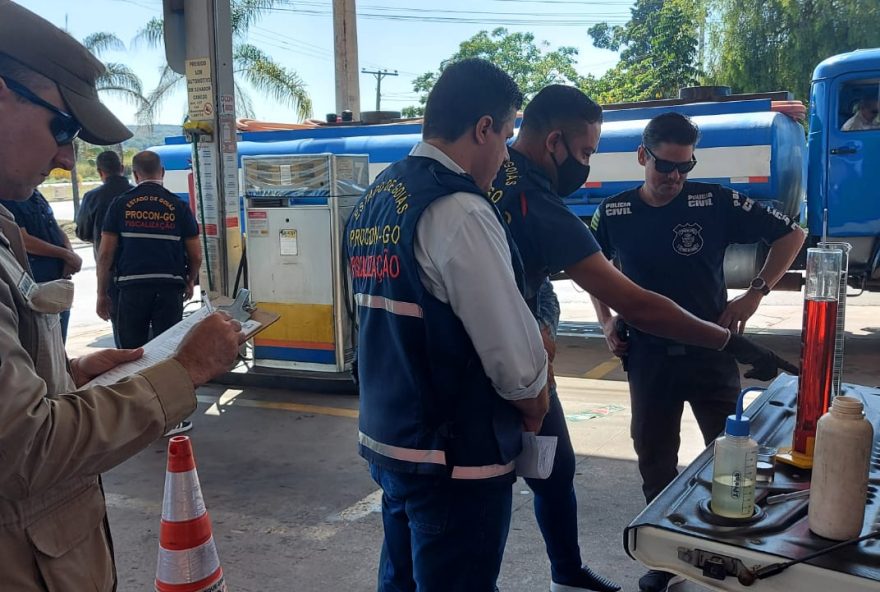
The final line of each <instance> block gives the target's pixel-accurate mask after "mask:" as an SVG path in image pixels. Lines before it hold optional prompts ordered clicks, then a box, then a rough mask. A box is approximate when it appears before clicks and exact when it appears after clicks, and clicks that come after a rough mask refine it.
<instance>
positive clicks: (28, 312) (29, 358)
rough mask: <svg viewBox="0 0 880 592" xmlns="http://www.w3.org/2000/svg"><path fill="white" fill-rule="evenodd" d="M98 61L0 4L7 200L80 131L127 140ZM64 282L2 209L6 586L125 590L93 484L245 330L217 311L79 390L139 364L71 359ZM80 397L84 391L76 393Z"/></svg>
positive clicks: (29, 187)
mask: <svg viewBox="0 0 880 592" xmlns="http://www.w3.org/2000/svg"><path fill="white" fill-rule="evenodd" d="M103 71H104V68H103V66H102V65H101V63H100V62H98V61H97V60H96V59H95V58H94V57H92V55H91V54H90V53H89V52H88V51H87V50H86V49H85V48H84V47H82V46H81V45H80V44H79V43H77V42H76V41H75V40H74V39H73V38H72V37H70V36H69V35H67V34H66V33H64V32H63V31H61V30H60V29H58V28H56V27H54V26H53V25H51V24H50V23H48V22H47V21H45V20H43V19H42V18H40V17H38V16H36V15H34V14H33V13H31V12H29V11H27V10H25V9H24V8H22V7H21V6H19V5H17V4H15V3H13V2H9V1H8V0H0V130H2V131H0V195H2V196H3V198H4V199H15V200H24V199H27V198H28V197H30V195H31V193H32V192H33V190H34V188H35V187H36V186H37V185H38V184H39V183H41V182H42V181H43V179H45V177H46V176H47V175H48V174H49V171H51V170H52V169H53V168H63V169H66V170H70V168H71V166H72V165H73V159H74V155H73V148H72V146H71V143H72V142H73V140H74V138H76V137H77V135H81V137H82V138H83V139H85V140H86V141H88V142H91V143H95V144H115V143H117V142H121V141H122V140H124V139H126V138H128V137H130V136H131V133H130V132H129V131H128V130H127V129H126V128H125V127H124V126H123V125H122V124H121V123H120V122H119V121H117V120H116V119H115V118H114V117H113V116H112V115H111V114H110V112H109V111H108V110H107V109H106V108H105V107H104V106H103V105H102V104H101V103H100V101H99V100H98V96H97V92H96V90H95V79H96V78H97V77H98V76H99V75H100V74H101V73H102V72H103ZM72 290H73V285H72V283H71V282H70V281H69V280H56V281H55V282H48V283H45V284H37V283H36V282H34V281H33V279H32V278H31V277H30V275H29V267H28V262H27V254H26V253H25V250H24V246H23V244H22V241H21V235H20V233H19V230H18V227H17V226H16V224H15V222H14V221H13V219H12V217H11V216H10V215H9V213H8V212H7V211H6V210H5V209H3V208H2V207H0V385H2V389H0V558H2V568H0V590H3V591H4V592H7V591H9V592H13V591H14V592H46V591H60V590H64V591H67V590H71V591H73V590H75V591H77V592H78V591H80V590H96V591H100V592H110V591H111V590H114V589H115V587H116V571H115V567H114V565H113V556H112V552H111V547H110V532H109V529H108V527H107V522H106V518H105V507H104V497H103V492H102V491H101V488H100V485H99V481H98V476H99V475H100V473H101V472H103V471H106V470H109V469H111V468H112V467H114V466H116V465H118V464H119V463H121V462H123V461H124V460H126V459H127V458H129V457H131V456H133V455H134V454H136V453H137V452H139V451H140V450H141V449H143V448H144V447H146V446H147V445H148V444H149V443H150V442H152V441H153V440H155V439H156V438H159V437H160V436H161V435H162V434H163V433H164V432H165V431H166V430H167V429H168V428H169V427H170V426H173V425H175V424H176V423H178V422H179V421H180V420H181V419H183V418H184V417H186V416H187V415H189V414H190V413H192V411H193V409H195V406H196V399H195V389H194V387H195V386H196V385H199V384H202V383H204V382H206V381H207V380H209V379H210V378H212V377H213V376H215V375H217V374H219V373H221V372H222V371H224V370H225V369H226V368H227V367H228V366H229V365H230V364H231V363H232V362H233V361H234V359H235V356H236V354H237V352H238V343H239V336H240V333H239V332H240V329H241V326H240V325H239V323H237V322H235V321H233V320H232V319H230V318H229V317H227V316H224V315H221V314H217V315H213V316H211V317H209V318H208V319H206V320H205V321H204V322H202V323H200V324H199V325H198V326H196V327H195V328H194V329H193V331H192V333H191V334H190V335H189V336H188V337H187V339H186V340H185V341H184V343H183V344H182V345H181V348H180V349H179V350H178V352H177V354H176V355H175V356H174V358H172V359H169V360H167V361H165V362H162V363H159V364H157V365H155V366H153V367H151V368H149V369H147V370H144V371H143V372H140V373H138V374H135V375H133V376H131V377H130V378H128V379H126V380H124V381H122V382H119V383H117V384H115V385H111V386H107V387H92V388H80V387H82V386H83V385H85V384H86V383H87V382H89V381H90V380H91V379H92V378H93V377H94V376H97V375H99V374H102V373H103V372H105V371H107V370H109V369H111V368H113V367H115V366H116V365H118V364H120V363H122V362H126V361H130V360H133V359H136V358H138V357H139V356H140V355H141V353H142V352H141V350H104V351H99V352H96V353H93V354H89V355H87V356H83V357H80V358H76V359H73V360H68V359H67V358H66V356H65V353H64V346H63V344H62V343H61V329H60V326H59V320H58V314H57V313H58V312H60V311H61V310H66V309H67V308H69V307H70V302H71V299H72V294H73V292H72ZM77 389H79V390H77Z"/></svg>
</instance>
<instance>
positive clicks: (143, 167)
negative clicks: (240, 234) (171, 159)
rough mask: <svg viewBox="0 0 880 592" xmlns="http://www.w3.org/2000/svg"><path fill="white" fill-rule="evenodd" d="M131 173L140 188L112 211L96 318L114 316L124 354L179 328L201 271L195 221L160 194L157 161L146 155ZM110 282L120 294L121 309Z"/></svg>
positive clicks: (160, 175) (105, 237)
mask: <svg viewBox="0 0 880 592" xmlns="http://www.w3.org/2000/svg"><path fill="white" fill-rule="evenodd" d="M131 166H132V170H133V172H134V178H135V181H137V186H136V187H135V188H134V189H132V190H131V191H128V192H127V193H123V194H122V195H120V196H119V197H118V198H116V200H114V202H113V204H112V205H111V206H110V209H109V210H107V214H106V216H105V217H104V229H103V232H102V233H101V248H100V251H99V252H98V306H97V311H98V316H100V317H101V318H102V319H104V320H108V319H109V318H110V315H111V313H112V314H113V318H114V319H115V321H116V331H117V334H118V336H119V346H120V347H124V348H135V347H140V346H142V345H144V344H145V343H146V342H147V341H148V340H149V338H150V332H151V331H152V334H153V336H156V335H159V334H160V333H162V332H163V331H165V330H167V329H169V328H170V327H172V326H173V325H175V324H176V323H178V322H180V320H181V318H183V301H184V299H189V298H191V297H192V292H193V286H194V284H195V280H196V279H197V278H198V274H199V266H200V265H201V263H202V253H201V248H200V245H199V238H198V229H197V227H196V222H195V218H194V217H193V215H192V212H190V211H189V208H188V207H187V205H186V204H185V203H183V202H182V201H181V200H180V199H179V198H178V197H177V196H176V195H175V194H173V193H171V192H170V191H168V190H167V189H165V188H164V187H163V186H162V178H163V176H164V174H165V169H164V168H163V167H162V162H161V160H160V159H159V155H158V154H156V153H155V152H150V151H149V150H144V151H143V152H139V153H138V154H136V155H135V156H134V158H133V159H132V161H131ZM111 269H113V273H114V277H113V278H111V277H110V276H111ZM111 280H112V281H115V283H116V289H117V291H118V292H117V296H116V302H115V306H113V305H112V304H113V303H111V301H110V296H109V294H108V289H109V287H110V281H111Z"/></svg>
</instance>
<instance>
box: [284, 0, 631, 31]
mask: <svg viewBox="0 0 880 592" xmlns="http://www.w3.org/2000/svg"><path fill="white" fill-rule="evenodd" d="M299 5H300V6H304V5H305V6H307V5H309V3H307V2H301V3H300V4H299ZM313 5H314V4H313ZM270 10H274V11H277V12H291V13H295V14H300V15H304V16H321V17H329V16H331V13H330V11H329V10H320V9H317V8H315V9H309V8H295V7H293V8H285V7H275V8H272V9H270ZM371 10H377V11H378V12H371ZM391 11H399V12H397V13H394V12H391ZM445 15H475V16H445ZM480 15H486V16H480ZM511 15H513V16H515V17H523V16H524V17H526V18H512V17H511ZM547 17H551V18H547ZM358 18H364V19H368V20H385V21H401V22H412V21H417V22H423V23H425V22H427V23H445V24H478V25H480V24H482V25H496V26H497V25H522V26H527V27H545V26H552V27H585V26H592V25H595V24H598V23H609V24H624V23H626V22H627V21H628V20H629V17H628V16H625V15H620V16H616V15H615V16H613V17H612V16H609V17H602V16H598V17H597V16H591V17H583V18H577V17H574V18H573V15H572V14H571V13H570V12H565V13H545V12H535V13H519V12H517V13H513V12H488V11H448V10H447V11H442V10H431V9H418V8H396V7H364V9H363V10H361V9H359V10H358Z"/></svg>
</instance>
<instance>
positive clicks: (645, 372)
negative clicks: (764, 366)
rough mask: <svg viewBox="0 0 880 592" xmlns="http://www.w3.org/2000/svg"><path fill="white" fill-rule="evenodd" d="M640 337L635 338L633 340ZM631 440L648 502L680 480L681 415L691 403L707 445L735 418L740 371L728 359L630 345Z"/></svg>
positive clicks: (702, 352)
mask: <svg viewBox="0 0 880 592" xmlns="http://www.w3.org/2000/svg"><path fill="white" fill-rule="evenodd" d="M633 337H636V336H633ZM629 390H630V401H631V404H632V423H631V425H630V435H631V436H632V439H633V445H634V447H635V451H636V455H637V456H638V459H639V472H640V473H641V475H642V491H643V493H644V494H645V500H646V501H647V502H648V503H650V502H651V500H653V499H654V498H655V497H657V495H659V493H660V492H661V491H663V488H665V487H666V486H667V485H668V484H669V483H670V482H671V481H672V480H673V479H675V476H676V475H678V449H679V447H680V445H681V414H682V412H683V411H684V403H685V401H687V402H688V403H689V404H690V406H691V409H692V410H693V412H694V416H695V417H696V418H697V423H698V424H699V426H700V431H701V432H702V434H703V440H704V443H705V444H706V445H707V446H708V445H709V444H710V443H711V442H712V441H713V440H714V439H715V438H717V437H718V436H719V435H720V434H721V432H722V431H724V423H725V420H726V419H727V416H728V415H730V414H731V413H734V411H735V408H736V399H737V397H738V396H739V391H740V382H739V368H738V367H737V365H736V361H735V360H734V359H733V357H731V356H730V355H728V354H725V353H722V352H716V351H711V350H706V349H701V348H691V347H687V348H685V347H684V346H677V345H675V346H669V347H668V348H667V347H663V346H660V345H657V344H654V343H650V344H645V343H641V342H640V341H639V340H638V339H637V338H634V339H631V340H630V349H629Z"/></svg>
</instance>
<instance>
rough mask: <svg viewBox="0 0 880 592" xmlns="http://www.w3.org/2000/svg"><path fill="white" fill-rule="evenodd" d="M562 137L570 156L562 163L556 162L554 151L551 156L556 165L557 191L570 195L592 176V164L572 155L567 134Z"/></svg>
mask: <svg viewBox="0 0 880 592" xmlns="http://www.w3.org/2000/svg"><path fill="white" fill-rule="evenodd" d="M561 137H562V145H563V146H565V150H566V151H567V152H568V156H567V157H566V158H565V160H564V161H563V162H562V164H559V163H558V162H556V156H554V155H553V153H552V152H551V153H550V158H552V159H553V164H554V165H556V177H557V181H556V193H558V194H559V196H560V197H568V196H569V195H571V194H572V193H574V192H575V191H577V190H578V189H580V188H581V187H582V186H583V184H584V183H586V182H587V178H588V177H589V176H590V165H588V164H581V163H580V162H578V161H577V160H576V159H575V158H574V156H573V155H572V153H571V148H569V146H568V142H567V141H566V139H565V136H564V135H563V136H561Z"/></svg>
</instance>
